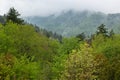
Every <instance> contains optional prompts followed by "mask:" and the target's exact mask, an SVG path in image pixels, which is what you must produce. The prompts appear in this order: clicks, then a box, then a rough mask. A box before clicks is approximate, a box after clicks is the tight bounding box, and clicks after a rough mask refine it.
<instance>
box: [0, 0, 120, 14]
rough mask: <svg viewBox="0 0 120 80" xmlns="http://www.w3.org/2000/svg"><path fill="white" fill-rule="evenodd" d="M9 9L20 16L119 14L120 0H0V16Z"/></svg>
mask: <svg viewBox="0 0 120 80" xmlns="http://www.w3.org/2000/svg"><path fill="white" fill-rule="evenodd" d="M10 7H14V8H15V9H17V10H18V11H19V13H20V14H21V15H22V16H38V15H40V16H45V15H49V14H53V13H59V12H61V11H63V10H65V11H66V10H70V9H73V10H76V11H82V10H91V11H101V12H104V13H120V0H0V15H3V14H4V13H6V12H7V11H8V10H9V8H10Z"/></svg>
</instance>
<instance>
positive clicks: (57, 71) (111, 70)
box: [0, 8, 120, 80]
mask: <svg viewBox="0 0 120 80" xmlns="http://www.w3.org/2000/svg"><path fill="white" fill-rule="evenodd" d="M11 9H13V8H11ZM15 14H16V11H15ZM7 15H8V14H6V16H7ZM14 16H16V15H14ZM15 18H16V19H12V18H11V19H10V18H6V19H7V20H6V22H5V24H0V80H119V79H120V61H119V60H120V45H119V44H120V35H119V34H115V33H114V32H113V30H111V31H108V30H107V29H106V28H105V25H104V24H101V25H100V26H98V28H97V30H96V33H94V34H93V35H92V36H91V37H90V38H85V36H84V34H80V35H78V36H76V37H70V38H62V39H61V38H60V39H59V36H58V38H57V37H56V38H55V37H53V35H52V36H51V35H49V36H48V35H46V34H45V33H44V32H46V30H45V31H44V30H39V29H38V27H36V26H33V25H30V24H27V23H24V24H23V23H21V20H22V19H20V18H18V17H15ZM14 20H17V21H18V20H20V22H17V23H16V21H14ZM22 21H23V20H22ZM48 33H49V32H48ZM50 33H51V32H50ZM54 35H55V34H54ZM56 35H57V34H56Z"/></svg>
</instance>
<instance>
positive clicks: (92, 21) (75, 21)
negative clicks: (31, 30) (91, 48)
mask: <svg viewBox="0 0 120 80" xmlns="http://www.w3.org/2000/svg"><path fill="white" fill-rule="evenodd" d="M24 19H25V20H26V21H27V22H29V23H32V24H36V25H38V26H39V27H42V28H45V29H47V30H50V31H53V32H57V33H59V34H62V35H63V36H74V35H77V34H79V33H82V32H85V33H86V34H92V33H94V32H95V31H96V28H97V27H98V26H99V25H100V24H105V25H106V27H109V29H112V28H113V27H114V30H115V31H116V32H118V31H119V28H120V27H119V25H120V23H119V22H120V14H119V13H117V14H104V13H101V12H91V11H83V12H75V11H67V12H62V13H61V14H59V15H50V16H46V17H40V16H32V17H25V18H24Z"/></svg>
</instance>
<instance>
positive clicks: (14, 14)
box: [5, 8, 24, 24]
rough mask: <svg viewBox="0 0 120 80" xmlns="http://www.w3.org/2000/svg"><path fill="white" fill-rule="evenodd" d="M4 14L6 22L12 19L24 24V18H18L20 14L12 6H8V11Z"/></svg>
mask: <svg viewBox="0 0 120 80" xmlns="http://www.w3.org/2000/svg"><path fill="white" fill-rule="evenodd" d="M5 16H6V22H8V21H12V22H14V23H17V24H24V20H22V19H21V18H19V16H20V14H19V13H18V11H16V10H15V9H14V8H10V10H9V12H8V13H7V14H6V15H5Z"/></svg>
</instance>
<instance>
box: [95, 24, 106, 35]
mask: <svg viewBox="0 0 120 80" xmlns="http://www.w3.org/2000/svg"><path fill="white" fill-rule="evenodd" d="M99 34H102V35H104V36H108V31H107V29H106V28H105V25H104V24H101V25H100V26H99V27H98V31H97V35H99Z"/></svg>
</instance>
